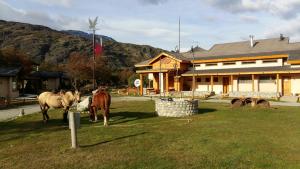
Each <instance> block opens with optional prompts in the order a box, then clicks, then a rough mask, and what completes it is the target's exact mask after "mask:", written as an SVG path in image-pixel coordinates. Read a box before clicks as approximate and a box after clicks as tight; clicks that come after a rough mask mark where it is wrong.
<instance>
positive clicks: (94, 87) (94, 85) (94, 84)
mask: <svg viewBox="0 0 300 169" xmlns="http://www.w3.org/2000/svg"><path fill="white" fill-rule="evenodd" d="M95 66H96V64H95V29H94V30H93V89H94V90H95V89H96V83H95V81H96V79H95Z"/></svg>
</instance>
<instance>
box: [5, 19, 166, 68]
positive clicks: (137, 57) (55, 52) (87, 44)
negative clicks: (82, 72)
mask: <svg viewBox="0 0 300 169" xmlns="http://www.w3.org/2000/svg"><path fill="white" fill-rule="evenodd" d="M103 39H104V40H103V45H104V53H103V57H105V58H107V59H108V61H109V66H110V67H111V68H112V69H113V70H117V69H120V68H125V67H133V66H134V64H135V63H137V62H140V61H143V60H146V59H149V58H152V57H154V56H155V55H157V54H158V53H160V52H162V51H164V50H162V49H159V48H154V47H151V46H148V45H135V44H129V43H120V42H117V41H115V40H114V39H112V38H110V37H107V36H103ZM5 48H14V49H16V50H18V51H21V52H22V53H23V54H24V55H27V56H28V57H29V58H30V59H31V60H32V61H33V62H34V63H35V64H42V63H44V62H47V63H52V64H62V63H65V62H66V61H67V60H68V58H69V55H70V53H72V52H80V53H87V54H88V55H90V56H92V41H91V35H90V34H88V33H85V32H81V31H73V30H69V31H57V30H53V29H51V28H48V27H45V26H41V25H32V24H27V23H18V22H8V21H3V20H0V50H1V49H5Z"/></svg>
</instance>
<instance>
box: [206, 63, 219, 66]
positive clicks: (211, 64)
mask: <svg viewBox="0 0 300 169" xmlns="http://www.w3.org/2000/svg"><path fill="white" fill-rule="evenodd" d="M205 66H218V64H217V63H206V65H205Z"/></svg>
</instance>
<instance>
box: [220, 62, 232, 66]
mask: <svg viewBox="0 0 300 169" xmlns="http://www.w3.org/2000/svg"><path fill="white" fill-rule="evenodd" d="M223 65H224V66H226V65H235V62H223Z"/></svg>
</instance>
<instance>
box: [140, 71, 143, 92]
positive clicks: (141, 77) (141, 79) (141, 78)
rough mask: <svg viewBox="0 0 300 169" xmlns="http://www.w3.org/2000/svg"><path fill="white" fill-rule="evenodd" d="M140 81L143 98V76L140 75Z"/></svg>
mask: <svg viewBox="0 0 300 169" xmlns="http://www.w3.org/2000/svg"><path fill="white" fill-rule="evenodd" d="M140 81H141V85H140V95H141V96H143V74H140Z"/></svg>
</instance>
